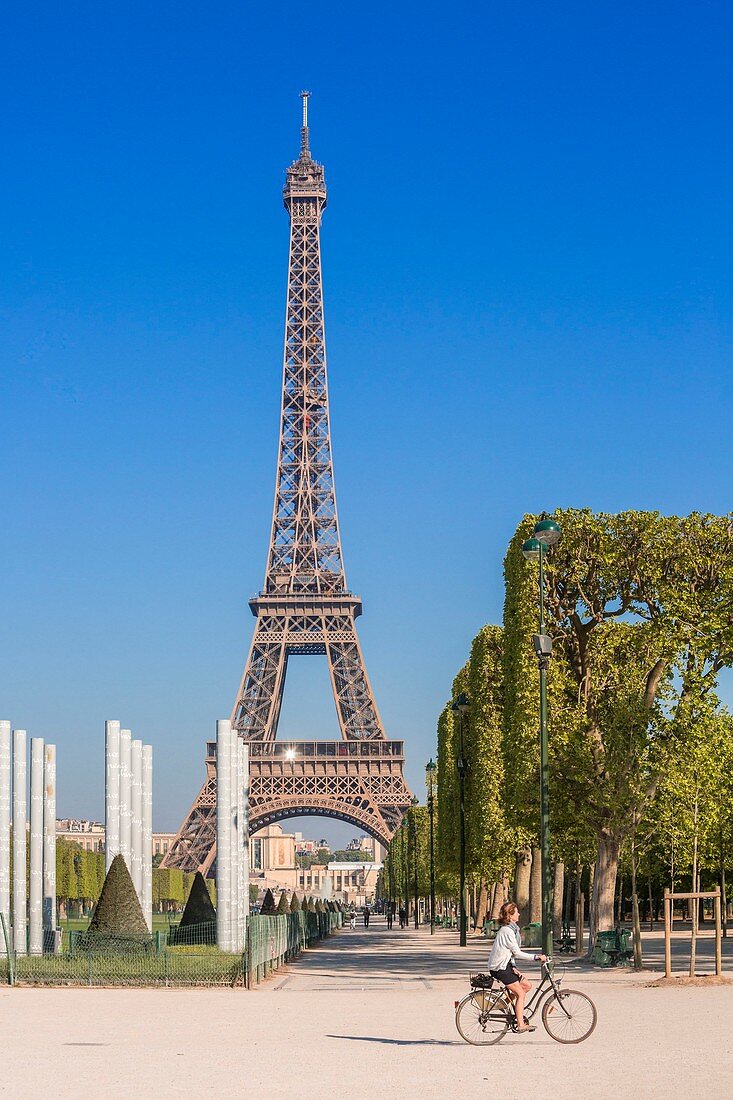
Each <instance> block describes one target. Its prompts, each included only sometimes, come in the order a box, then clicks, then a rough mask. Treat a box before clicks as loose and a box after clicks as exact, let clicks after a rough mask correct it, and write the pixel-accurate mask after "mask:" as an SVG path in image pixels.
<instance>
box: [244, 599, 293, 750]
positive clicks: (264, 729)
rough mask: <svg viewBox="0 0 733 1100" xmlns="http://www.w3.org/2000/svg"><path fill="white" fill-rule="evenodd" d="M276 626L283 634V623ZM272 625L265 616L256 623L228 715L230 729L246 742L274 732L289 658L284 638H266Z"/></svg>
mask: <svg viewBox="0 0 733 1100" xmlns="http://www.w3.org/2000/svg"><path fill="white" fill-rule="evenodd" d="M276 625H280V631H278V632H277V633H280V634H281V635H282V624H276ZM272 626H273V624H272V623H270V622H269V621H268V620H267V619H266V618H262V619H259V620H258V622H257V626H256V628H255V634H254V638H253V639H252V645H251V647H250V651H249V656H248V658H247V664H246V666H245V669H244V675H243V676H242V681H241V683H240V685H239V691H238V692H237V700H236V702H235V704H234V709H233V710H232V714H231V722H232V728H233V729H236V730H237V731H238V732H239V734H240V736H241V737H242V738H243V739H244V740H245V741H274V740H275V735H276V733H277V723H278V719H279V717H280V708H281V706H282V698H283V686H284V683H285V672H286V669H287V663H288V657H287V649H286V646H285V641H284V638H281V639H280V640H278V641H270V640H268V638H267V635H268V634H270V635H271V634H272V633H275V632H274V631H273V630H272V629H271V627H272Z"/></svg>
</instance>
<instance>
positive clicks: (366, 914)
mask: <svg viewBox="0 0 733 1100" xmlns="http://www.w3.org/2000/svg"><path fill="white" fill-rule="evenodd" d="M362 913H363V915H364V927H365V928H368V927H369V917H370V916H371V913H370V912H369V906H368V905H365V906H364V908H363V909H362Z"/></svg>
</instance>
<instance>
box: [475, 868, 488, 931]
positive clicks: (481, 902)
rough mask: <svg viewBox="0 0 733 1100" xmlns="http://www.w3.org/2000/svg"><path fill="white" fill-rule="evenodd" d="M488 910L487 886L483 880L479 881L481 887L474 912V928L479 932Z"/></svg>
mask: <svg viewBox="0 0 733 1100" xmlns="http://www.w3.org/2000/svg"><path fill="white" fill-rule="evenodd" d="M488 908H489V884H488V882H487V881H486V879H485V878H482V879H481V887H480V889H479V893H478V906H477V911H476V923H475V925H474V928H475V929H476V930H477V931H479V930H482V929H483V927H484V921H485V920H486V918H487V917H488V915H489V914H488Z"/></svg>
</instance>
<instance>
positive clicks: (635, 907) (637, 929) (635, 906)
mask: <svg viewBox="0 0 733 1100" xmlns="http://www.w3.org/2000/svg"><path fill="white" fill-rule="evenodd" d="M636 871H637V867H636V845H635V843H634V841H633V840H632V841H631V911H632V916H633V921H634V970H641V968H642V957H641V919H640V917H639V894H638V892H637V886H636Z"/></svg>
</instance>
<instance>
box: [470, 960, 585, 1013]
mask: <svg viewBox="0 0 733 1100" xmlns="http://www.w3.org/2000/svg"><path fill="white" fill-rule="evenodd" d="M541 973H542V977H541V979H540V984H539V985H538V986H537V988H536V989H535V990H534V991H533V993H532V996H531V997H530V998H529V1000H528V1001H526V1002H525V1005H524V1015H525V1017H526V1018H527V1019H528V1020H531V1019H532V1017H533V1016H534V1015H535V1014H536V1013H537V1011H538V1010H539V1008H540V1007H541V1005H542V1003H543V1001H545V1000H546V999H547V997H549V996H551V995H552V996H553V997H554V998H555V1000H556V1001H557V1003H558V1004H559V1005H560V1008H561V1009H562V1010H563V1012H564V1013H565V1015H566V1016H568V1018H569V1015H568V1011H567V1009H566V1008H565V1005H564V1004H563V1003H562V997H561V996H560V983H559V982H556V981H555V979H554V978H553V976H552V971H551V970H550V968H549V967H548V965H547V963H542V971H541ZM560 980H561V981H562V979H560ZM483 992H484V996H485V995H486V990H484V991H483ZM501 995H502V997H503V998H504V999H505V1001H506V1003H507V1006H508V1008H509V1010H510V1011H511V1013H512V1015H514V1003H513V1001H512V999H511V997H510V996H509V991H508V990H507V987H506V986H504V989H503V990H502V994H501Z"/></svg>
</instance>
